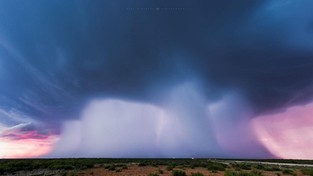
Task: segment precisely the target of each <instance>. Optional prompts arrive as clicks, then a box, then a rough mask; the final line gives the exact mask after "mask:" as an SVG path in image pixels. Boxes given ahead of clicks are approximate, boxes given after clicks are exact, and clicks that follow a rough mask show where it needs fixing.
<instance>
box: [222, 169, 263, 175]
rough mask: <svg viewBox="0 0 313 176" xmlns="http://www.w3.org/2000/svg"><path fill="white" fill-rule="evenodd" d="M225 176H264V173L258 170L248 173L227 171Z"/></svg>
mask: <svg viewBox="0 0 313 176" xmlns="http://www.w3.org/2000/svg"><path fill="white" fill-rule="evenodd" d="M224 176H262V172H260V171H257V170H253V171H250V172H247V171H240V172H234V171H230V170H227V171H226V172H225V174H224Z"/></svg>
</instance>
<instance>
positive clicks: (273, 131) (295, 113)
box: [252, 103, 313, 159]
mask: <svg viewBox="0 0 313 176" xmlns="http://www.w3.org/2000/svg"><path fill="white" fill-rule="evenodd" d="M312 115H313V103H310V104H308V105H306V106H294V107H291V108H288V109H287V110H286V111H285V112H281V113H277V114H273V115H266V116H260V117H257V118H255V119H253V120H252V122H253V123H252V124H253V127H254V130H255V132H256V134H257V136H258V138H259V140H260V141H261V142H262V144H263V145H264V146H265V147H266V148H267V149H268V150H269V151H270V152H271V153H272V154H273V155H275V156H277V157H279V158H286V159H287V158H288V159H311V158H313V151H312V148H313V131H312V129H313V128H312V127H313V118H312Z"/></svg>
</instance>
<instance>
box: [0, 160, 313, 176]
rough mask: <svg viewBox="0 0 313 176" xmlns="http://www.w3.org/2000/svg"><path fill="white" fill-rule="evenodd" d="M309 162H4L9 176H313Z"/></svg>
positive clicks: (0, 165)
mask: <svg viewBox="0 0 313 176" xmlns="http://www.w3.org/2000/svg"><path fill="white" fill-rule="evenodd" d="M310 164H312V161H306V160H222V159H219V160H216V159H101V158H99V159H96V158H94V159H16V160H4V159H3V160H0V175H5V176H9V175H10V176H11V175H12V176H17V175H21V176H22V175H23V176H24V175H28V176H44V175H45V176H48V175H50V176H52V175H58V176H87V175H88V176H97V175H99V176H100V175H102V176H107V175H115V176H185V175H187V176H202V175H209V176H305V175H307V176H313V167H312V166H311V165H310Z"/></svg>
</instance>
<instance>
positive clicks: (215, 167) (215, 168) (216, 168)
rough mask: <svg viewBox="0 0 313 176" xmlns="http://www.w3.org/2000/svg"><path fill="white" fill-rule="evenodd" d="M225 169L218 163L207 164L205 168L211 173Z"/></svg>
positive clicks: (223, 165)
mask: <svg viewBox="0 0 313 176" xmlns="http://www.w3.org/2000/svg"><path fill="white" fill-rule="evenodd" d="M226 168H227V165H226V164H223V163H218V162H209V163H208V166H207V169H208V170H210V171H213V172H217V171H225V170H226Z"/></svg>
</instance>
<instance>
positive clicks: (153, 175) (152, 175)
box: [148, 173, 159, 176]
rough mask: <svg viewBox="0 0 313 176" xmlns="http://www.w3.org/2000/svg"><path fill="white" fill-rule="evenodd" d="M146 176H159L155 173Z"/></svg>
mask: <svg viewBox="0 0 313 176" xmlns="http://www.w3.org/2000/svg"><path fill="white" fill-rule="evenodd" d="M148 176H159V174H156V173H150V174H148Z"/></svg>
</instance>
